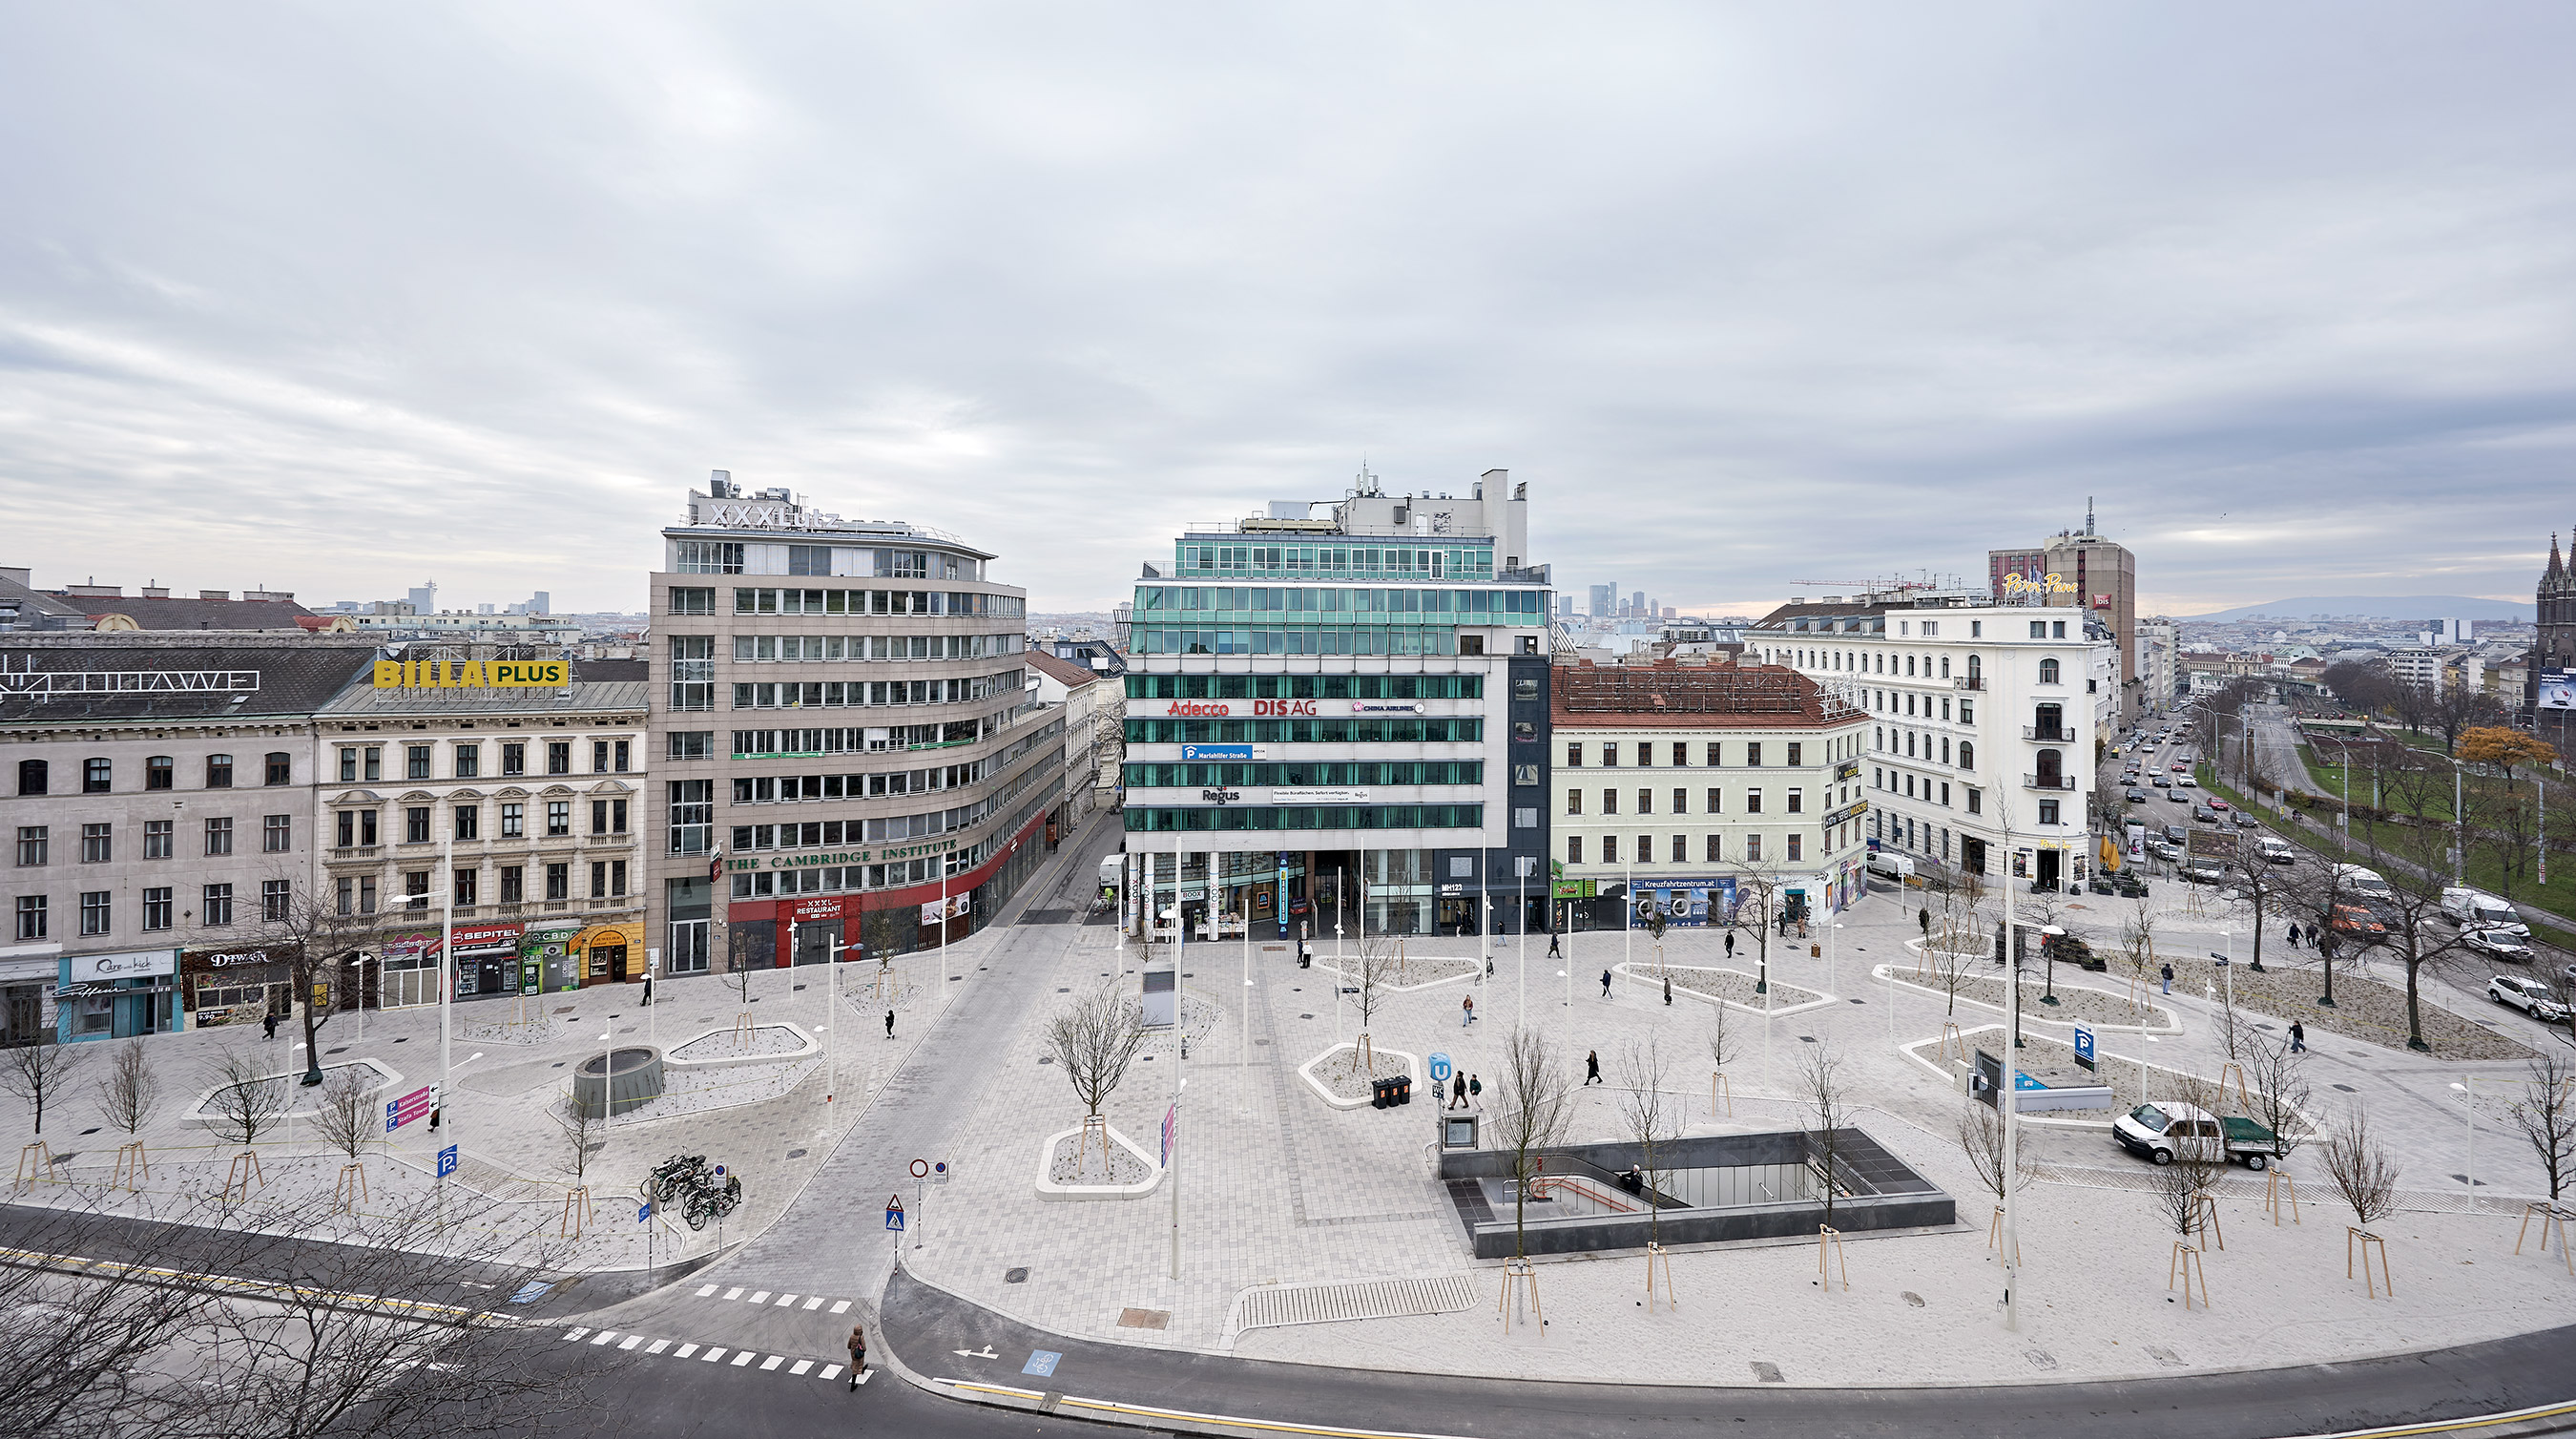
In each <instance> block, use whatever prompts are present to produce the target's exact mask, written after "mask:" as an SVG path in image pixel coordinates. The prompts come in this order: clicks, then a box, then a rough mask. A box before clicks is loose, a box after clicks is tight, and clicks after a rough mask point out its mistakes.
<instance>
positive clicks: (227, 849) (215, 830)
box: [206, 817, 233, 854]
mask: <svg viewBox="0 0 2576 1439" xmlns="http://www.w3.org/2000/svg"><path fill="white" fill-rule="evenodd" d="M232 852H233V822H232V820H231V818H230V817H226V818H222V819H210V820H208V821H206V853H208V854H230V853H232Z"/></svg>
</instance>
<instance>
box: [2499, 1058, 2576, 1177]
mask: <svg viewBox="0 0 2576 1439" xmlns="http://www.w3.org/2000/svg"><path fill="white" fill-rule="evenodd" d="M2571 1082H2576V1067H2571V1066H2570V1065H2569V1064H2568V1062H2567V1061H2566V1059H2564V1058H2563V1057H2561V1056H2560V1055H2558V1054H2556V1053H2549V1054H2543V1055H2540V1056H2539V1057H2538V1058H2535V1059H2534V1060H2532V1061H2531V1068H2530V1069H2529V1070H2528V1071H2526V1078H2525V1079H2524V1082H2523V1091H2522V1098H2520V1099H2517V1100H2515V1101H2514V1103H2513V1109H2512V1111H2511V1113H2512V1115H2513V1123H2514V1127H2515V1128H2516V1129H2518V1130H2520V1131H2522V1137H2523V1138H2524V1139H2525V1140H2528V1141H2529V1142H2530V1144H2531V1153H2532V1156H2533V1157H2534V1158H2536V1159H2538V1160H2539V1161H2540V1172H2541V1173H2542V1174H2543V1175H2545V1176H2547V1177H2548V1180H2549V1197H2550V1199H2551V1200H2553V1201H2554V1200H2556V1199H2557V1198H2558V1196H2559V1194H2560V1192H2561V1191H2562V1190H2564V1189H2565V1188H2566V1184H2567V1179H2568V1169H2569V1166H2570V1164H2571V1162H2576V1102H2571V1096H2570V1094H2569V1093H2568V1090H2569V1087H2570V1084H2571Z"/></svg>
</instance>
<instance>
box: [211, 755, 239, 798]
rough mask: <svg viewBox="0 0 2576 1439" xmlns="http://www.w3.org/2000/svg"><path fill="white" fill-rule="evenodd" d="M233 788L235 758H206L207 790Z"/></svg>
mask: <svg viewBox="0 0 2576 1439" xmlns="http://www.w3.org/2000/svg"><path fill="white" fill-rule="evenodd" d="M232 787H233V757H232V756H231V755H228V754H210V755H208V756H206V788H208V789H231V788H232Z"/></svg>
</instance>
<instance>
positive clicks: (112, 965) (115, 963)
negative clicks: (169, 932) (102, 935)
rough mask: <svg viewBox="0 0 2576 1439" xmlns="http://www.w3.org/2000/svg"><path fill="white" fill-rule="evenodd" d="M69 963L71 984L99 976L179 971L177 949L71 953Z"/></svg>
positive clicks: (136, 976) (126, 976)
mask: <svg viewBox="0 0 2576 1439" xmlns="http://www.w3.org/2000/svg"><path fill="white" fill-rule="evenodd" d="M71 962H72V978H71V982H72V983H74V984H83V983H87V982H89V981H92V980H101V979H155V978H159V977H160V976H162V975H165V974H177V973H178V972H179V951H177V950H175V949H140V950H133V951H130V952H128V953H125V954H75V955H73V956H72V957H71Z"/></svg>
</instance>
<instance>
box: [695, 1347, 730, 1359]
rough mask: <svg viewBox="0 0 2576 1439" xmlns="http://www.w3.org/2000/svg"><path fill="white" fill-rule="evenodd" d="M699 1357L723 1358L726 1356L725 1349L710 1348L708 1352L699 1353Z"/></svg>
mask: <svg viewBox="0 0 2576 1439" xmlns="http://www.w3.org/2000/svg"><path fill="white" fill-rule="evenodd" d="M698 1357H699V1358H700V1359H706V1360H716V1359H722V1358H723V1357H724V1350H723V1349H722V1348H716V1349H710V1350H708V1351H707V1352H706V1353H704V1354H701V1355H699V1356H698Z"/></svg>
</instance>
